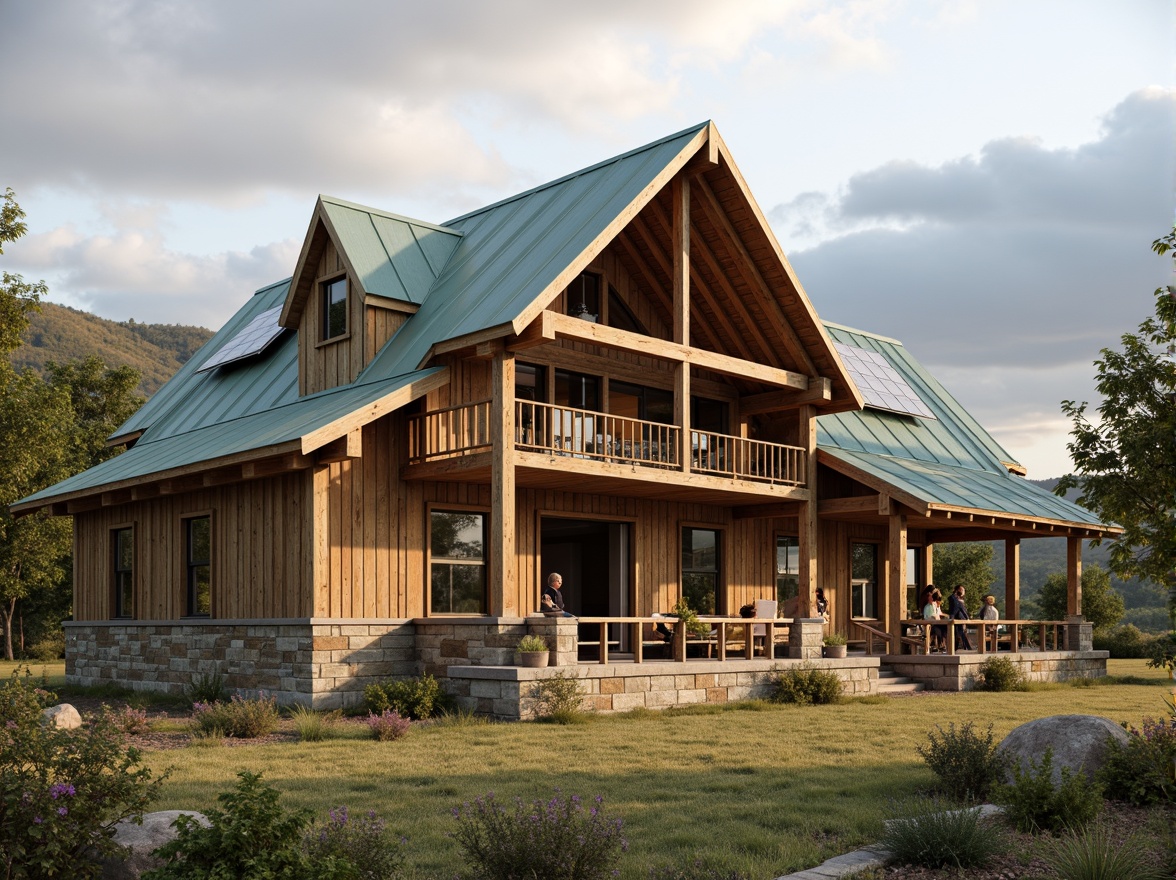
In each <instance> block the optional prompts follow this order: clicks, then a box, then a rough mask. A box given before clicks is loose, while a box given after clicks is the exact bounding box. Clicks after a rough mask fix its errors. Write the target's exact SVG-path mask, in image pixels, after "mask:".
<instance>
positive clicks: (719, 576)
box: [678, 522, 727, 614]
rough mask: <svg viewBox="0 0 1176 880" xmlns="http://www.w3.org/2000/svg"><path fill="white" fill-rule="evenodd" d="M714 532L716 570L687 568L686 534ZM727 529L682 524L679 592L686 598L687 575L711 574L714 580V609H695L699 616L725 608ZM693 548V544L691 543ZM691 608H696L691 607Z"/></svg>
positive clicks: (702, 524)
mask: <svg viewBox="0 0 1176 880" xmlns="http://www.w3.org/2000/svg"><path fill="white" fill-rule="evenodd" d="M687 531H691V532H714V535H715V566H714V569H713V570H711V569H701V568H687V567H686V532H687ZM725 533H726V529H724V528H722V527H721V526H717V525H714V524H712V523H688V522H684V523H681V525H680V527H679V529H678V590H679V595H680V596H681V598H683V599H685V598H686V576H687V575H705V574H710V575H712V576H713V578H714V599H715V603H714V608H713V609H711V610H710V611H707V610H705V609H700V608H695V609H694V610H695V611H696V612H697V613H698V614H719V613H721V609H722V608H723V602H724V600H725V599H726V594H725V585H726V578H725V577H724V569H723V566H724V565H725V563H726V560H727V554H726V553H725V552H724V548H723V543H724V535H725ZM691 547H692V548H693V542H691ZM691 607H694V606H693V605H691Z"/></svg>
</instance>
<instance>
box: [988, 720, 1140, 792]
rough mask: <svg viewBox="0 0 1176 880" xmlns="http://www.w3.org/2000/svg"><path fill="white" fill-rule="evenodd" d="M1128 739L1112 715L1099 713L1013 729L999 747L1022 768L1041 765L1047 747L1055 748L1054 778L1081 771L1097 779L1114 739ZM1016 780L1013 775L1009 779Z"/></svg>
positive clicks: (1024, 725) (1057, 779)
mask: <svg viewBox="0 0 1176 880" xmlns="http://www.w3.org/2000/svg"><path fill="white" fill-rule="evenodd" d="M1112 739H1114V740H1118V741H1119V742H1120V743H1126V742H1127V739H1128V737H1127V731H1125V730H1124V729H1123V728H1122V727H1121V726H1120V725H1118V724H1116V723H1115V722H1113V721H1111V720H1110V719H1109V718H1101V717H1099V716H1097V715H1051V716H1050V717H1048V718H1038V719H1037V720H1036V721H1029V722H1027V723H1025V724H1022V725H1021V726H1020V727H1017V728H1015V729H1013V730H1012V731H1011V732H1010V733H1009V735H1008V736H1006V737H1005V738H1004V739H1003V740H1002V741H1001V744H1000V745H999V746H997V750H998V751H1000V752H1003V753H1005V754H1007V755H1009V756H1010V757H1011V758H1012V759H1013V761H1014V762H1015V763H1017V764H1019V765H1020V766H1021V769H1022V770H1028V769H1029V763H1030V761H1032V762H1033V763H1034V764H1036V765H1040V764H1041V759H1042V756H1043V755H1045V750H1046V749H1053V781H1054V784H1055V785H1056V784H1058V783H1059V782H1060V781H1061V770H1062V768H1063V767H1069V768H1070V770H1071V771H1073V772H1077V771H1079V770H1081V771H1082V772H1083V773H1085V774H1086V775H1087V776H1088V777H1090V778H1093V777H1094V774H1095V772H1096V771H1097V770H1098V769H1099V768H1100V767H1102V765H1103V762H1104V760H1105V757H1106V752H1107V743H1108V742H1109V741H1110V740H1112ZM1007 781H1009V782H1011V781H1012V778H1011V776H1010V778H1009V779H1008V780H1007Z"/></svg>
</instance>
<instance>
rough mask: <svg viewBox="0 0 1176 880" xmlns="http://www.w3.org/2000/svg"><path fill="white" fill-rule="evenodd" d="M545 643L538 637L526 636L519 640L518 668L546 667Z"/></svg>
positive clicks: (546, 650) (546, 652)
mask: <svg viewBox="0 0 1176 880" xmlns="http://www.w3.org/2000/svg"><path fill="white" fill-rule="evenodd" d="M548 653H549V652H548V648H547V642H545V641H543V639H542V638H541V637H539V636H534V635H526V636H523V637H522V638H521V639H519V666H531V667H535V668H542V667H544V666H546V665H547V657H548Z"/></svg>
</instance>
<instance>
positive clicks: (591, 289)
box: [568, 272, 600, 321]
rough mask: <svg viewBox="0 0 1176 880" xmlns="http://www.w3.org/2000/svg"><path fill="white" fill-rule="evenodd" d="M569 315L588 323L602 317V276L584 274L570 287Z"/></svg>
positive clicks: (589, 273)
mask: <svg viewBox="0 0 1176 880" xmlns="http://www.w3.org/2000/svg"><path fill="white" fill-rule="evenodd" d="M568 314H569V315H573V316H575V317H577V318H584V319H585V320H588V321H595V320H596V319H597V318H598V317H600V276H599V275H593V274H592V273H591V272H582V273H581V274H580V277H579V278H577V279H576V280H575V281H573V282H572V283H571V284H570V285H568Z"/></svg>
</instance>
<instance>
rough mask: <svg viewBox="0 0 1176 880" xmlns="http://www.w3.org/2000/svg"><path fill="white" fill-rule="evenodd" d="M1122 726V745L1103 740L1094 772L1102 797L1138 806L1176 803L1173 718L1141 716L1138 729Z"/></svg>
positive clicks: (1175, 722) (1175, 744) (1174, 725)
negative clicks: (1104, 745)
mask: <svg viewBox="0 0 1176 880" xmlns="http://www.w3.org/2000/svg"><path fill="white" fill-rule="evenodd" d="M1124 726H1125V727H1127V736H1128V739H1127V742H1126V744H1124V743H1121V742H1119V741H1118V740H1114V739H1109V740H1108V741H1107V751H1106V756H1105V759H1104V762H1103V766H1102V767H1101V768H1099V771H1098V774H1097V779H1098V781H1099V783H1100V784H1101V785H1102V786H1103V789H1104V791H1105V793H1106V796H1107V797H1108V798H1110V799H1112V800H1117V801H1127V802H1128V803H1132V804H1140V805H1142V804H1152V803H1162V802H1164V801H1166V802H1168V803H1176V776H1174V771H1176V717H1174V718H1173V719H1172V720H1170V721H1165V720H1164V719H1156V718H1144V719H1143V729H1142V730H1139V729H1136V728H1134V727H1130V726H1127V725H1124Z"/></svg>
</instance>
